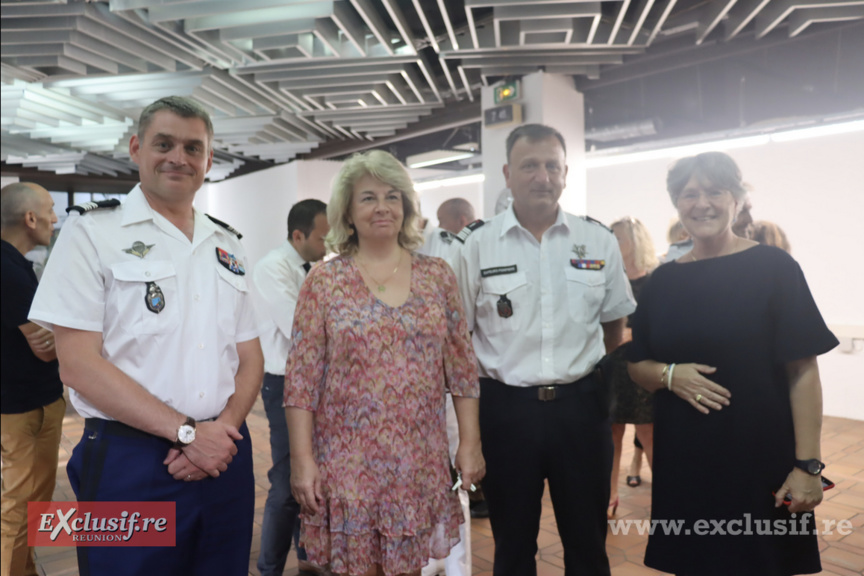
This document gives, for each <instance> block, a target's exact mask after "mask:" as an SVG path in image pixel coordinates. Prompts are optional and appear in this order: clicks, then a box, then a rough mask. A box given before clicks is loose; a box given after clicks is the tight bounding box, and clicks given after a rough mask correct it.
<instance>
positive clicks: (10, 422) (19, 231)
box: [0, 182, 66, 576]
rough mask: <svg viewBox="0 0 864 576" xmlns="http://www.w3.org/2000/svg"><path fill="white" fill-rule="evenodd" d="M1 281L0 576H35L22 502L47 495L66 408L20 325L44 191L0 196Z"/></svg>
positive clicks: (34, 337)
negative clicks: (0, 456) (0, 469)
mask: <svg viewBox="0 0 864 576" xmlns="http://www.w3.org/2000/svg"><path fill="white" fill-rule="evenodd" d="M0 212H2V214H0V248H2V251H0V256H2V258H0V266H2V269H0V273H2V274H0V281H2V293H0V298H2V327H3V332H2V345H0V352H2V364H0V366H2V367H0V377H2V379H0V422H2V453H3V489H2V506H3V513H2V551H0V552H2V553H0V558H2V571H0V574H2V576H10V575H15V576H17V575H19V574H20V575H24V576H35V575H36V574H37V572H36V566H35V564H34V561H33V549H32V548H29V547H28V546H27V502H30V501H49V500H51V496H52V495H53V494H54V480H55V477H56V474H57V452H58V449H59V445H60V432H61V429H62V425H63V414H64V413H65V412H66V403H65V401H64V400H63V384H62V383H61V382H60V375H59V373H58V368H57V354H56V352H55V350H54V337H53V335H52V334H51V332H49V331H48V330H46V329H44V328H42V327H40V326H38V325H36V324H34V323H32V322H29V321H28V320H27V314H28V312H29V311H30V304H31V302H32V301H33V295H34V294H35V293H36V286H37V284H38V282H37V280H36V274H34V273H33V264H32V263H31V262H30V261H29V260H27V259H26V258H24V254H26V253H27V252H29V251H30V250H32V249H33V248H35V247H36V246H48V244H49V243H50V242H51V236H52V234H53V233H54V223H55V222H57V216H56V215H55V214H54V201H53V200H52V199H51V195H50V194H49V193H48V191H47V190H45V189H44V188H42V187H41V186H37V185H35V184H29V183H23V182H19V183H15V184H10V185H8V186H5V187H4V188H3V189H2V190H0Z"/></svg>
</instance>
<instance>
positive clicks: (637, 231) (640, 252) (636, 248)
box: [610, 216, 660, 272]
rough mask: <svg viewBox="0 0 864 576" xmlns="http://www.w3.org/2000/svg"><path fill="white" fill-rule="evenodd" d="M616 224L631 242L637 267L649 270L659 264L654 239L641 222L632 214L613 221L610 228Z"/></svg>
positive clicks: (613, 227)
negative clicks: (622, 229)
mask: <svg viewBox="0 0 864 576" xmlns="http://www.w3.org/2000/svg"><path fill="white" fill-rule="evenodd" d="M616 226H621V227H622V228H624V229H625V230H626V231H627V235H628V236H629V237H630V241H631V242H632V243H633V259H634V264H635V265H636V268H637V269H639V270H645V271H646V272H651V271H652V270H654V269H655V268H657V266H659V265H660V261H659V260H658V259H657V252H656V251H655V250H654V241H653V240H652V239H651V234H650V233H649V232H648V228H646V227H645V225H644V224H642V222H640V221H639V220H638V219H637V218H633V217H632V216H625V217H624V218H621V219H620V220H618V221H617V222H613V223H612V226H610V228H612V229H613V230H614V229H615V227H616Z"/></svg>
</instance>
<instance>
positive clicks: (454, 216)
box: [438, 198, 475, 234]
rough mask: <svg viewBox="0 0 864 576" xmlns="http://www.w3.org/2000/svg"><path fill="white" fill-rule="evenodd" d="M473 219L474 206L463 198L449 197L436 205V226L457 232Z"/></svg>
mask: <svg viewBox="0 0 864 576" xmlns="http://www.w3.org/2000/svg"><path fill="white" fill-rule="evenodd" d="M474 219H475V217H474V207H473V206H471V203H470V202H468V201H467V200H465V199H464V198H451V199H449V200H446V201H444V203H442V204H441V206H439V207H438V226H440V227H441V228H443V229H444V230H447V231H448V232H452V233H453V234H458V233H459V232H460V231H461V230H462V229H463V228H464V227H465V226H467V225H468V224H470V223H471V222H473V221H474Z"/></svg>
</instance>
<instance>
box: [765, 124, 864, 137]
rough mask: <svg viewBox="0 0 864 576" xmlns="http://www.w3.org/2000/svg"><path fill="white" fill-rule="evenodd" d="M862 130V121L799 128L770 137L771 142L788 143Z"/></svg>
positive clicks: (863, 126) (863, 128)
mask: <svg viewBox="0 0 864 576" xmlns="http://www.w3.org/2000/svg"><path fill="white" fill-rule="evenodd" d="M861 130H864V120H856V121H854V122H842V123H837V124H826V125H823V126H811V127H809V128H799V129H798V130H785V131H783V132H777V133H775V134H772V135H771V140H772V141H773V142H789V141H790V140H803V139H804V138H816V137H818V136H832V135H834V134H846V133H848V132H859V131H861Z"/></svg>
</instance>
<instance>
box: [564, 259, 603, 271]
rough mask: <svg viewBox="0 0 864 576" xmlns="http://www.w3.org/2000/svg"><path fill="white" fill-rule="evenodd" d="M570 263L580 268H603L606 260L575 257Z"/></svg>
mask: <svg viewBox="0 0 864 576" xmlns="http://www.w3.org/2000/svg"><path fill="white" fill-rule="evenodd" d="M570 265H571V266H573V267H574V268H576V269H578V270H602V269H603V267H604V266H606V261H605V260H584V259H581V258H580V259H578V260H577V259H576V258H573V259H571V260H570Z"/></svg>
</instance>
